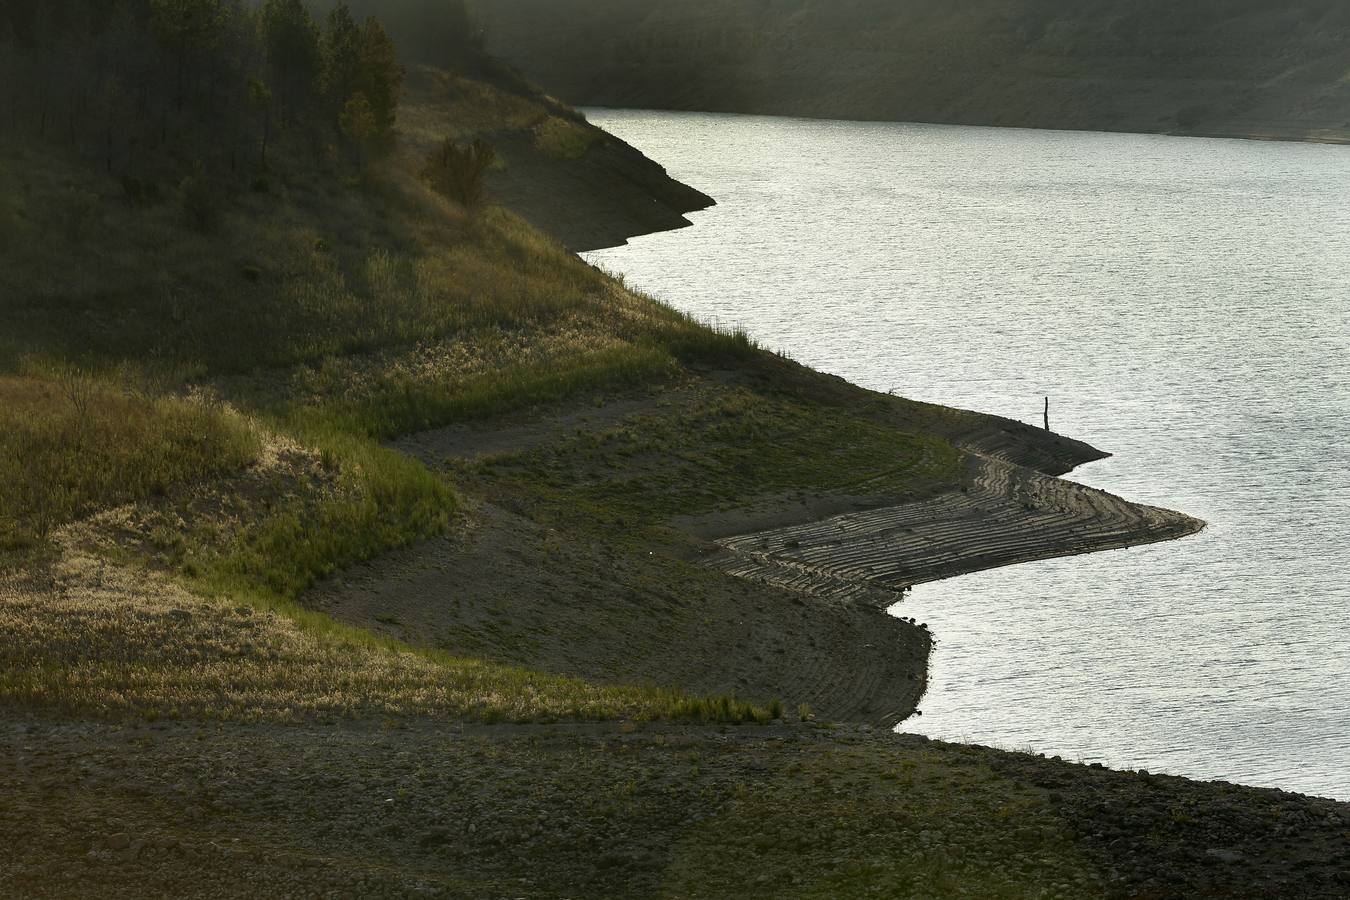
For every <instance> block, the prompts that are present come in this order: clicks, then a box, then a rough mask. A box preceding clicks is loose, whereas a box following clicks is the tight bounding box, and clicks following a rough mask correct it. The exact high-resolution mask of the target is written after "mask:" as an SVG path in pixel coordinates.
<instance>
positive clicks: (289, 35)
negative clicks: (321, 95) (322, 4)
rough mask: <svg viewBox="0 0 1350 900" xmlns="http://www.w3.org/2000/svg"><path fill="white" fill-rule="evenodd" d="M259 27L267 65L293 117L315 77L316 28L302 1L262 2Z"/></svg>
mask: <svg viewBox="0 0 1350 900" xmlns="http://www.w3.org/2000/svg"><path fill="white" fill-rule="evenodd" d="M261 23H262V33H263V43H264V44H265V45H266V48H267V61H268V63H269V64H270V65H271V67H272V71H273V73H274V74H275V76H276V78H277V80H278V81H279V82H280V84H281V87H282V96H283V98H284V102H285V104H286V108H287V109H288V110H289V112H290V113H291V114H292V115H294V114H295V112H296V111H297V110H298V109H299V108H300V106H301V101H302V99H303V98H304V97H305V95H307V94H309V93H311V92H312V91H313V89H314V83H315V80H316V78H317V76H318V73H319V28H318V26H317V25H315V24H314V17H313V16H311V15H310V14H309V10H308V9H307V8H306V7H305V4H304V3H303V2H302V0H266V2H265V3H264V4H263V7H262V16H261Z"/></svg>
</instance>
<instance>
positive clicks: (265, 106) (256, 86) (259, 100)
mask: <svg viewBox="0 0 1350 900" xmlns="http://www.w3.org/2000/svg"><path fill="white" fill-rule="evenodd" d="M248 102H249V105H250V106H252V107H253V108H254V109H256V110H257V111H258V112H259V114H260V115H261V116H262V152H261V154H260V155H259V157H258V164H259V165H261V166H266V165H267V139H268V138H269V137H271V132H272V89H271V88H269V87H268V86H267V85H266V84H264V83H263V82H262V81H260V80H259V79H257V78H253V77H251V76H250V78H249V80H248Z"/></svg>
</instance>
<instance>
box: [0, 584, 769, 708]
mask: <svg viewBox="0 0 1350 900" xmlns="http://www.w3.org/2000/svg"><path fill="white" fill-rule="evenodd" d="M57 578H58V586H57V587H56V588H55V589H53V588H52V586H51V585H50V584H49V583H47V582H45V581H37V582H29V581H27V580H26V579H25V578H24V577H21V576H19V575H11V576H6V577H4V578H0V703H4V704H6V705H11V706H13V705H17V706H23V707H27V708H34V709H52V710H60V711H64V712H81V713H87V714H96V715H111V716H124V715H133V716H138V717H151V718H154V717H159V716H170V717H186V718H220V719H233V720H242V721H257V720H262V721H292V720H297V719H304V718H310V717H314V716H344V717H354V716H389V715H395V716H414V715H419V716H420V715H436V716H453V717H467V718H476V719H482V720H487V721H496V720H511V721H526V720H538V719H541V718H542V719H547V718H583V719H602V718H615V717H632V718H644V719H652V718H664V717H687V716H697V717H699V718H704V719H708V720H712V721H747V720H748V721H756V720H758V721H764V720H767V718H768V713H767V712H766V711H765V710H761V709H757V708H755V707H751V706H749V705H746V704H742V703H738V702H736V701H733V700H731V699H729V698H728V699H725V700H722V699H716V700H695V699H691V698H687V697H685V696H682V695H680V694H678V693H676V692H673V691H664V690H660V689H654V688H637V687H611V686H604V685H596V684H591V683H587V682H583V681H580V680H577V679H570V678H563V677H558V676H552V675H546V674H543V673H538V672H530V671H526V670H522V669H517V668H512V667H508V666H500V665H495V664H492V663H488V662H483V661H479V660H470V659H460V658H455V657H452V656H450V655H448V654H445V653H442V652H438V651H432V650H413V649H410V648H408V647H405V646H403V645H400V644H398V643H397V642H395V641H392V640H387V639H382V638H377V637H375V636H373V635H371V634H369V633H368V632H364V631H361V630H359V629H355V628H350V627H347V626H344V625H341V624H339V623H337V622H334V621H333V620H331V619H329V618H328V617H326V616H324V615H322V614H320V613H316V612H313V611H310V610H305V609H303V608H300V607H298V606H295V605H293V604H288V603H286V602H284V601H280V600H278V599H276V598H275V597H270V598H269V597H266V596H263V595H261V594H249V593H247V592H240V591H236V592H234V593H233V594H232V595H230V596H229V597H222V598H220V599H218V600H207V599H203V598H201V597H200V596H197V595H194V594H192V593H189V592H188V591H187V590H185V589H184V588H183V587H182V586H180V585H179V584H177V583H175V582H174V581H172V580H171V579H168V578H166V577H162V576H153V575H147V574H146V573H143V572H137V571H134V570H124V569H120V568H118V567H115V566H108V565H106V564H104V563H101V562H99V561H97V560H94V559H90V558H80V557H71V558H69V559H67V560H66V561H65V562H64V564H63V566H62V568H61V569H60V570H59V572H58V573H57Z"/></svg>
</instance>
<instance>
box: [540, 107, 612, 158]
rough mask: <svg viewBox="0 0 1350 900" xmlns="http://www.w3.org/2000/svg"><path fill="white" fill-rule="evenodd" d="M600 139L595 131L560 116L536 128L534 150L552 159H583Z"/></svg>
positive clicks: (546, 120)
mask: <svg viewBox="0 0 1350 900" xmlns="http://www.w3.org/2000/svg"><path fill="white" fill-rule="evenodd" d="M599 138H600V135H599V133H598V132H597V131H596V130H595V129H593V128H588V127H586V126H584V125H582V124H580V123H577V122H572V121H568V120H567V119H562V118H559V117H558V116H549V117H548V118H547V119H545V120H544V121H542V122H540V123H539V124H538V125H536V126H535V127H534V149H535V150H538V151H539V152H540V153H542V154H544V155H545V156H547V157H548V158H550V159H581V157H583V156H585V155H586V151H587V150H589V149H591V145H592V144H594V143H595V142H596V141H597V140H599Z"/></svg>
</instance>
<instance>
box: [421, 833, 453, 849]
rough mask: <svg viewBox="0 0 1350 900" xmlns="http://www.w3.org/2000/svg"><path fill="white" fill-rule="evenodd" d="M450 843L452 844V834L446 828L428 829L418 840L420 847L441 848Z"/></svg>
mask: <svg viewBox="0 0 1350 900" xmlns="http://www.w3.org/2000/svg"><path fill="white" fill-rule="evenodd" d="M448 843H450V834H449V832H447V831H446V830H445V829H444V828H431V829H428V830H427V832H426V833H425V834H423V835H422V836H421V837H420V838H418V840H417V845H418V846H419V847H441V846H444V845H445V844H448Z"/></svg>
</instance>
